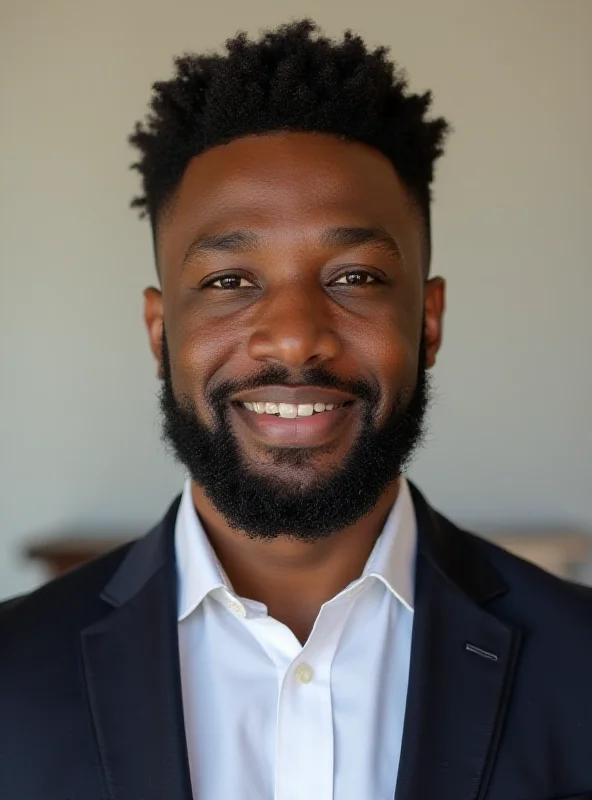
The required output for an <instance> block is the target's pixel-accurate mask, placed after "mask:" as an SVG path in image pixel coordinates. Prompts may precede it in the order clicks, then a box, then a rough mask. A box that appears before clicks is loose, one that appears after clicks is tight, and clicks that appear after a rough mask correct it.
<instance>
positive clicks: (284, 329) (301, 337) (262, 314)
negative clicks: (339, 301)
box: [248, 284, 341, 370]
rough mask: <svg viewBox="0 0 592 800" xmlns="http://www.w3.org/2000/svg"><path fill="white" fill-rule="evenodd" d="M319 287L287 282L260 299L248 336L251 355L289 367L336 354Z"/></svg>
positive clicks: (336, 345) (337, 343) (334, 333)
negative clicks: (287, 284)
mask: <svg viewBox="0 0 592 800" xmlns="http://www.w3.org/2000/svg"><path fill="white" fill-rule="evenodd" d="M329 303H330V299H329V298H328V297H327V296H326V295H325V293H324V292H323V291H322V289H321V288H320V287H311V286H310V285H303V286H298V285H296V284H290V285H289V286H286V285H285V284H284V285H283V286H282V287H278V289H277V290H276V291H275V292H274V293H273V294H270V296H269V297H267V298H265V299H263V300H261V301H260V305H259V309H258V314H257V318H256V320H255V322H254V324H253V329H252V333H251V335H250V338H249V344H248V350H249V355H250V356H251V358H253V359H255V360H257V361H263V362H265V363H269V364H281V365H283V366H286V367H289V368H291V369H292V370H298V369H300V368H302V367H305V366H306V367H311V366H316V365H317V364H320V363H323V362H325V361H331V360H334V359H336V358H337V357H338V355H339V353H340V351H341V341H340V338H339V336H338V333H337V331H336V330H335V326H334V324H333V317H332V314H331V310H330V307H329Z"/></svg>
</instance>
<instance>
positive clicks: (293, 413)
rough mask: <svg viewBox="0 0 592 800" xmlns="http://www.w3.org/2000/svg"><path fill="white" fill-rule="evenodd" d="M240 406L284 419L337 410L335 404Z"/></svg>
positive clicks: (256, 404) (250, 404)
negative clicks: (277, 415)
mask: <svg viewBox="0 0 592 800" xmlns="http://www.w3.org/2000/svg"><path fill="white" fill-rule="evenodd" d="M242 405H243V406H244V407H245V408H247V409H248V410H249V411H255V412H256V413H257V414H279V416H280V417H284V419H295V418H296V417H310V416H311V415H312V414H313V412H314V411H316V412H317V413H318V412H320V411H333V409H334V408H339V406H338V405H337V404H335V403H314V404H313V403H310V404H309V403H305V404H302V405H300V404H299V405H296V404H295V403H242Z"/></svg>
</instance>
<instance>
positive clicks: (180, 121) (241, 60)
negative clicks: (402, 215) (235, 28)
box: [129, 19, 450, 263]
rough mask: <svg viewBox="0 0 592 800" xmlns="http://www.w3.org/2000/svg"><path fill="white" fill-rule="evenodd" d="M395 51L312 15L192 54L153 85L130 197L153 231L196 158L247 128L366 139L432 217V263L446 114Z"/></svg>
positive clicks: (137, 134) (137, 136)
mask: <svg viewBox="0 0 592 800" xmlns="http://www.w3.org/2000/svg"><path fill="white" fill-rule="evenodd" d="M388 54H389V50H388V49H387V48H386V47H378V48H377V49H375V50H373V51H370V50H369V49H368V48H367V47H366V45H365V44H364V42H363V40H362V39H361V38H360V36H358V35H355V34H353V33H352V32H351V31H346V32H345V34H344V35H343V39H342V41H340V42H332V41H331V40H329V39H328V38H326V37H324V36H322V35H320V33H319V29H318V27H317V25H315V23H314V22H312V21H311V20H310V19H304V20H300V21H297V22H292V23H290V24H287V25H282V26H280V27H279V28H277V29H276V30H274V31H266V32H264V33H263V34H262V35H261V37H260V38H259V39H258V40H257V41H252V40H249V39H248V37H247V34H246V33H245V32H240V33H238V34H237V35H236V36H235V37H234V38H232V39H228V40H227V42H226V53H225V54H224V55H218V54H207V55H195V54H186V55H183V56H180V57H178V58H176V59H175V62H174V63H175V67H176V74H175V76H174V77H173V78H172V79H171V80H168V81H158V82H157V83H154V84H153V87H152V88H153V93H152V98H151V101H150V111H149V113H148V115H147V117H146V120H145V121H144V122H143V123H140V122H137V123H136V126H135V129H134V133H133V134H132V135H131V136H130V137H129V141H130V143H131V144H132V145H133V146H134V147H136V148H137V150H138V151H139V153H140V159H139V161H137V162H136V163H135V164H132V168H133V169H137V170H138V172H139V173H140V175H141V178H142V185H143V192H144V193H143V195H141V196H139V197H136V198H134V199H133V200H132V204H131V205H132V207H134V208H138V209H140V215H141V216H146V215H148V216H149V218H150V222H151V225H152V232H153V236H154V237H156V227H157V220H158V217H159V214H160V212H161V210H162V209H163V207H164V206H166V204H167V201H168V200H170V199H171V197H172V195H173V194H174V191H175V189H176V188H177V186H178V183H179V181H180V180H181V177H182V175H183V173H184V172H185V169H186V167H187V164H188V162H189V160H190V159H191V158H192V157H193V156H196V155H198V154H200V153H202V152H204V151H205V150H207V149H209V148H212V147H215V146H216V145H219V144H224V143H228V142H230V141H232V140H233V139H237V138H240V137H243V136H249V135H254V134H261V133H265V132H268V133H271V132H277V131H311V132H313V131H314V132H318V133H326V134H331V135H335V136H338V137H340V138H342V139H346V140H351V141H357V142H363V143H365V144H368V145H370V146H371V147H374V148H375V149H377V150H379V151H381V152H382V153H383V154H384V155H385V156H387V158H389V159H390V161H391V162H392V164H393V166H394V167H395V170H396V172H397V174H398V175H399V177H400V179H401V180H402V181H403V183H404V185H405V186H406V188H407V191H408V192H409V194H410V197H411V199H412V200H413V201H414V202H415V203H416V204H417V206H418V207H419V210H420V212H421V214H422V216H423V218H424V221H425V225H426V239H427V251H428V263H429V250H430V203H431V183H432V180H433V175H434V162H435V161H436V159H437V158H438V157H439V156H440V155H442V153H443V146H444V141H445V138H446V135H447V133H448V131H449V128H450V126H449V124H448V122H447V121H446V120H445V119H443V118H442V117H439V118H437V119H431V120H429V119H426V114H427V112H428V111H429V108H430V105H431V102H432V94H431V92H425V93H424V94H412V93H410V92H409V91H408V89H407V78H406V75H405V73H404V72H403V71H402V70H400V69H399V67H398V66H397V64H396V63H394V62H392V61H390V60H389V59H388Z"/></svg>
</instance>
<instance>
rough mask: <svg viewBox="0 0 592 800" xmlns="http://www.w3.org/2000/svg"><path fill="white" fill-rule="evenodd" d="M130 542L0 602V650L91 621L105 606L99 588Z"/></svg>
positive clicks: (26, 643) (58, 635)
mask: <svg viewBox="0 0 592 800" xmlns="http://www.w3.org/2000/svg"><path fill="white" fill-rule="evenodd" d="M132 544H133V542H132V543H128V544H125V545H123V546H122V547H119V548H117V549H116V550H113V551H111V552H110V553H107V554H106V555H104V556H101V557H100V558H98V559H96V560H94V561H91V562H89V563H87V564H84V565H83V566H81V567H78V568H77V569H75V570H73V571H72V572H68V573H67V574H65V575H63V576H61V577H59V578H56V579H55V580H52V581H50V582H49V583H46V584H45V585H43V586H41V587H40V588H39V589H36V590H35V591H34V592H31V593H30V594H26V595H21V596H20V597H14V598H11V599H9V600H6V601H4V602H3V603H0V654H1V653H4V654H6V653H7V652H8V651H9V650H10V649H11V646H15V647H16V646H17V644H18V642H23V643H24V644H25V645H27V646H30V645H31V644H32V643H33V639H34V637H35V635H36V634H40V635H42V636H43V633H44V631H48V630H51V632H52V637H54V638H56V639H57V638H59V637H60V636H62V635H67V633H68V631H74V630H76V631H78V630H80V628H81V627H83V626H85V625H87V624H90V622H92V621H93V620H94V619H95V618H96V617H97V615H99V614H100V613H101V610H102V609H103V608H104V604H103V602H102V601H101V599H100V593H101V590H102V589H103V587H104V586H105V584H106V583H107V582H108V581H109V579H110V577H111V576H112V575H113V574H114V573H115V572H116V571H117V569H118V567H119V565H120V564H121V563H122V561H123V559H124V558H125V556H126V554H127V552H128V551H129V549H130V547H131V546H132ZM46 636H47V634H46Z"/></svg>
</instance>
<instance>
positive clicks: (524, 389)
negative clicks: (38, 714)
mask: <svg viewBox="0 0 592 800" xmlns="http://www.w3.org/2000/svg"><path fill="white" fill-rule="evenodd" d="M0 8H1V11H0V210H1V213H0V270H1V272H0V359H1V362H0V382H1V383H0V386H1V388H0V598H2V597H7V596H9V595H13V594H16V593H20V592H24V591H27V590H29V589H31V588H33V587H35V586H37V585H39V584H40V583H41V582H42V581H44V580H45V579H46V578H47V577H48V575H49V574H50V572H49V570H48V567H47V565H46V564H45V563H44V560H43V558H39V557H37V558H32V557H31V553H30V550H31V547H32V546H33V545H34V544H35V543H37V544H40V545H44V543H48V542H49V543H51V542H55V541H56V540H57V539H60V538H61V539H66V543H65V544H64V543H63V542H62V544H61V545H59V546H56V548H57V549H58V550H59V547H62V548H64V547H67V546H75V545H76V546H78V547H79V548H82V550H84V547H86V546H88V548H89V549H90V550H92V548H93V547H95V548H96V549H97V550H99V549H100V547H102V546H103V544H101V543H100V542H98V540H101V541H102V540H103V539H104V538H107V539H108V540H109V541H111V540H113V542H115V541H116V540H118V539H119V538H121V537H123V538H127V537H128V536H134V535H140V534H141V533H143V532H144V531H145V530H147V529H148V527H150V526H151V525H152V524H153V523H154V522H155V521H157V519H159V518H160V516H161V515H162V514H163V513H164V511H165V510H166V508H167V506H168V504H169V502H170V501H171V500H172V498H173V497H174V496H175V495H176V494H177V493H178V492H179V491H180V489H181V486H182V480H183V472H182V470H181V469H180V468H179V467H177V466H175V464H174V463H173V461H172V459H171V458H170V457H169V456H168V455H167V454H166V452H165V449H164V446H163V445H162V444H161V442H160V426H159V420H158V413H157V400H156V395H157V390H158V384H157V381H156V377H155V366H154V364H153V361H152V357H151V355H150V354H149V350H148V345H147V340H146V335H145V332H144V328H143V323H142V294H141V292H142V289H143V288H144V287H145V286H147V285H149V284H151V283H154V282H155V272H154V265H153V256H152V249H151V240H150V233H149V227H148V223H147V222H146V221H143V222H140V221H138V219H137V217H136V215H135V213H134V212H132V211H131V210H129V209H128V203H129V200H130V199H131V197H132V196H133V195H134V194H135V193H136V192H137V190H138V178H137V175H136V173H132V172H130V171H129V169H128V166H129V164H130V162H131V161H132V160H133V158H134V157H135V154H134V153H133V152H132V151H131V150H130V148H129V147H128V145H127V141H126V137H127V135H128V134H129V133H130V132H131V129H132V127H133V124H134V122H135V120H136V119H139V118H141V117H143V116H144V113H145V111H146V107H147V102H148V99H149V95H150V87H151V84H152V82H153V81H155V80H159V79H163V78H168V77H169V76H170V75H171V73H172V59H173V56H174V55H177V54H181V53H183V52H185V51H195V50H198V51H201V50H204V49H206V50H211V49H218V48H219V47H220V46H221V44H222V43H223V41H224V40H225V39H226V38H227V37H229V36H232V35H234V34H235V33H236V31H237V30H238V29H241V28H242V29H246V30H248V31H251V32H254V33H255V32H257V31H258V30H259V29H261V28H262V27H273V26H275V25H277V24H279V23H281V22H286V21H289V20H291V19H293V18H300V17H302V16H308V15H309V16H312V17H313V19H315V20H316V21H317V22H318V23H319V24H320V25H321V26H322V27H323V28H324V29H325V31H326V32H327V33H328V34H330V35H339V34H341V33H342V31H343V30H344V29H345V28H347V27H351V28H353V29H355V30H356V31H357V32H359V33H360V34H362V35H363V36H364V37H365V38H366V39H367V41H368V42H369V43H370V44H373V45H378V44H386V45H389V46H390V47H391V48H392V56H393V58H394V59H395V60H396V61H398V62H399V63H400V64H401V65H402V66H404V67H405V68H406V69H407V71H408V74H409V77H410V83H411V87H412V88H413V89H414V90H415V91H424V90H426V89H432V90H433V91H434V97H435V107H434V112H435V113H436V114H443V115H445V116H446V117H448V118H449V119H450V120H451V122H452V123H453V125H454V128H455V132H454V133H453V135H452V136H451V138H450V141H449V145H448V151H447V154H446V155H445V156H444V158H443V159H442V160H441V161H440V162H439V166H438V171H437V176H436V182H435V194H434V197H435V202H434V207H433V229H434V259H433V268H432V269H433V273H434V274H441V275H443V276H445V277H446V278H447V280H448V308H447V316H446V324H445V339H444V347H443V350H442V353H441V357H440V360H439V363H438V365H437V368H436V370H435V372H434V377H435V385H436V387H437V393H436V401H435V404H434V407H433V409H432V413H431V417H430V420H431V423H430V435H429V437H428V442H427V445H426V447H425V448H424V450H423V451H422V453H421V454H420V455H419V457H418V458H417V460H416V462H415V464H414V466H413V468H412V470H411V477H412V478H413V479H414V480H415V481H416V482H417V484H418V485H419V486H420V487H421V488H422V490H423V491H424V492H425V493H426V494H427V496H428V498H429V499H430V501H431V502H432V504H433V505H435V506H436V507H437V508H439V509H440V510H441V511H443V512H444V513H446V514H447V515H449V516H450V517H452V518H453V519H454V520H455V521H457V522H459V523H462V524H466V525H471V526H472V527H473V528H474V529H477V530H479V531H480V532H483V533H484V534H486V535H494V536H498V535H499V536H501V537H502V538H504V537H505V538H506V540H507V541H508V542H509V545H508V546H514V547H515V549H518V550H520V548H522V549H523V550H524V548H526V550H524V552H525V554H526V555H527V556H528V557H531V555H532V557H533V558H534V559H535V560H537V559H538V560H539V562H540V563H545V565H546V566H548V567H549V568H552V569H554V570H556V571H563V570H564V567H566V565H567V567H569V569H570V570H571V572H572V574H574V576H575V577H577V579H579V580H582V581H584V582H587V583H592V568H591V566H590V558H589V556H588V548H587V545H588V544H590V542H591V541H592V539H591V538H590V537H591V535H592V426H591V425H590V410H591V406H592V403H591V400H592V378H591V368H592V356H591V353H592V319H591V314H590V303H591V298H592V264H591V263H590V262H591V255H590V254H591V252H592V155H591V143H592V101H591V92H590V85H591V82H592V1H591V0H497V2H495V3H492V2H488V1H487V0H447V2H441V0H389V2H384V0H366V2H364V3H358V2H353V1H352V0H348V2H343V0H340V1H339V2H338V0H314V2H308V1H305V0H298V2H291V1H290V0H273V2H272V0H250V2H248V3H244V2H239V1H238V0H217V1H216V2H215V3H211V2H209V3H206V2H203V1H202V2H199V0H193V1H192V2H190V1H189V0H167V2H163V1H162V0H161V1H160V2H157V0H102V2H101V3H95V2H93V3H91V2H87V1H86V0H51V2H41V0H37V1H36V2H34V1H33V0H1V3H0ZM525 537H526V538H525ZM68 543H69V544H68ZM85 543H86V544H85ZM529 548H530V550H529ZM531 551H532V552H531ZM535 551H536V552H535ZM27 552H29V555H27ZM62 552H65V551H62ZM35 553H36V554H37V556H40V555H41V556H43V555H45V556H47V552H46V550H44V548H43V547H41V550H36V551H35ZM529 553H530V555H529ZM50 555H51V554H50ZM66 555H68V554H67V553H66ZM545 559H547V561H545ZM568 562H569V563H568Z"/></svg>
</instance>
